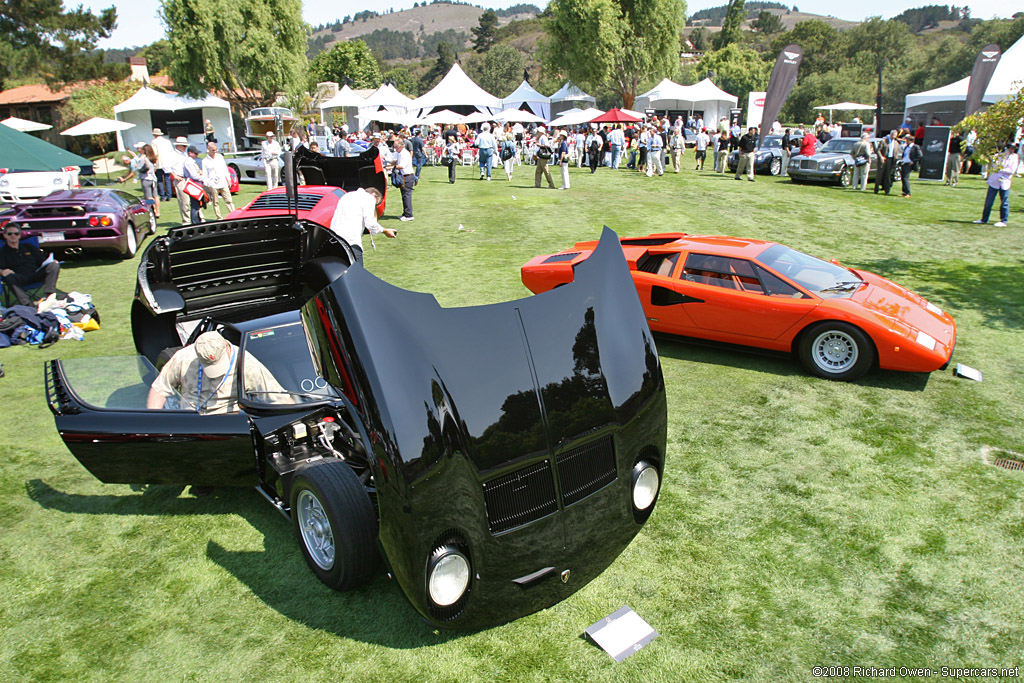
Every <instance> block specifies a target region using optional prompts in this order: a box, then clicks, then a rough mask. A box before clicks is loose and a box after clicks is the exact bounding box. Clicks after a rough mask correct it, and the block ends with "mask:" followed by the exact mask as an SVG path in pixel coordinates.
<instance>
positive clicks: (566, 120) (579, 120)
mask: <svg viewBox="0 0 1024 683" xmlns="http://www.w3.org/2000/svg"><path fill="white" fill-rule="evenodd" d="M603 113H604V111H603V110H601V109H596V108H594V107H590V108H588V109H576V110H573V111H567V112H565V113H564V114H562V115H561V116H559V117H558V118H556V119H554V120H553V121H552V122H551V127H552V128H564V127H565V126H581V125H583V124H584V123H590V122H591V121H593V120H594V119H595V118H597V117H598V116H600V115H601V114H603Z"/></svg>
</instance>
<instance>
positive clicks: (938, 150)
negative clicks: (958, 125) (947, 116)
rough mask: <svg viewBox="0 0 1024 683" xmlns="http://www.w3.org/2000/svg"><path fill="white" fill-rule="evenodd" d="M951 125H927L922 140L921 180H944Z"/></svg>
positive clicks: (919, 175)
mask: <svg viewBox="0 0 1024 683" xmlns="http://www.w3.org/2000/svg"><path fill="white" fill-rule="evenodd" d="M948 149H949V126H925V129H924V140H922V141H921V172H920V173H918V174H917V177H918V178H920V179H921V180H942V179H943V178H944V177H945V174H946V151H947V150H948Z"/></svg>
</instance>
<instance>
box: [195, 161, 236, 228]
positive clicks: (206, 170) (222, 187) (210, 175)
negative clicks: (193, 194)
mask: <svg viewBox="0 0 1024 683" xmlns="http://www.w3.org/2000/svg"><path fill="white" fill-rule="evenodd" d="M203 179H204V180H205V181H206V194H207V196H208V197H209V198H210V203H211V204H213V213H214V215H215V216H217V220H220V218H221V215H220V199H223V200H224V205H225V206H226V207H227V209H228V212H229V213H230V212H232V211H234V210H235V204H234V202H232V201H231V191H230V190H229V189H228V185H229V183H228V180H229V177H228V164H227V162H226V161H224V157H223V156H221V155H220V154H218V153H217V143H216V142H208V143H206V158H205V159H203Z"/></svg>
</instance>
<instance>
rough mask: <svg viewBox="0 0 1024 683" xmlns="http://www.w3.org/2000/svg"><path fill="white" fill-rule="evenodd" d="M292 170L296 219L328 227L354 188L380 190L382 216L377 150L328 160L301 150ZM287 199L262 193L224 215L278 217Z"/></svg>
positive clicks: (383, 189) (383, 182) (280, 192)
mask: <svg viewBox="0 0 1024 683" xmlns="http://www.w3.org/2000/svg"><path fill="white" fill-rule="evenodd" d="M293 163H294V167H295V173H296V177H297V178H301V180H300V182H301V184H300V185H298V187H297V188H296V196H297V199H298V202H297V207H296V205H292V207H291V208H293V209H295V208H297V210H298V217H299V218H302V219H305V220H309V221H313V222H314V223H316V224H318V225H323V226H325V227H326V226H330V224H331V217H332V216H333V215H334V209H335V207H336V206H337V204H338V199H340V198H341V197H342V196H343V195H344V194H345V193H346V192H351V191H352V190H355V189H357V188H360V187H363V188H371V187H375V188H377V189H378V190H380V193H381V200H380V202H378V203H377V215H378V216H382V215H384V204H385V202H386V200H387V186H388V183H387V176H386V175H385V173H384V166H383V164H382V163H381V160H380V150H378V149H377V148H376V147H370V148H369V149H367V150H366V151H365V152H363V153H362V154H360V155H359V156H356V157H328V156H324V155H323V154H319V153H317V152H311V151H310V150H308V149H306V148H305V147H300V148H299V149H298V150H297V151H296V152H295V156H294V162H293ZM288 210H289V205H288V196H287V194H286V192H285V188H284V187H276V188H274V189H273V190H267V191H266V192H261V193H260V194H259V195H258V196H257V197H256V199H254V200H252V201H251V202H249V204H247V205H246V206H244V207H242V208H240V209H236V210H234V211H232V212H231V213H229V214H228V215H227V218H228V219H234V218H252V217H255V216H280V215H281V214H283V213H288Z"/></svg>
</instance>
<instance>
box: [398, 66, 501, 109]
mask: <svg viewBox="0 0 1024 683" xmlns="http://www.w3.org/2000/svg"><path fill="white" fill-rule="evenodd" d="M457 107H462V108H471V109H474V110H476V111H479V112H486V113H488V114H493V113H495V112H497V111H500V110H501V100H500V99H499V98H497V97H495V96H494V95H492V94H490V93H489V92H487V91H486V90H484V89H483V88H481V87H480V86H479V85H477V84H476V83H474V82H473V79H471V78H470V77H469V76H467V75H466V72H465V71H463V70H462V67H460V66H459V65H458V64H452V68H451V70H449V71H448V73H447V74H445V77H444V78H442V79H441V81H440V82H439V83H438V84H437V85H435V86H434V87H433V88H431V90H430V91H429V92H427V93H425V94H423V95H421V96H420V97H417V98H416V99H415V100H413V101H412V104H411V105H410V106H409V108H410V109H413V110H418V111H419V116H424V115H426V114H429V113H430V112H432V111H434V110H435V109H444V108H448V109H453V110H455V111H458V109H457Z"/></svg>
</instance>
